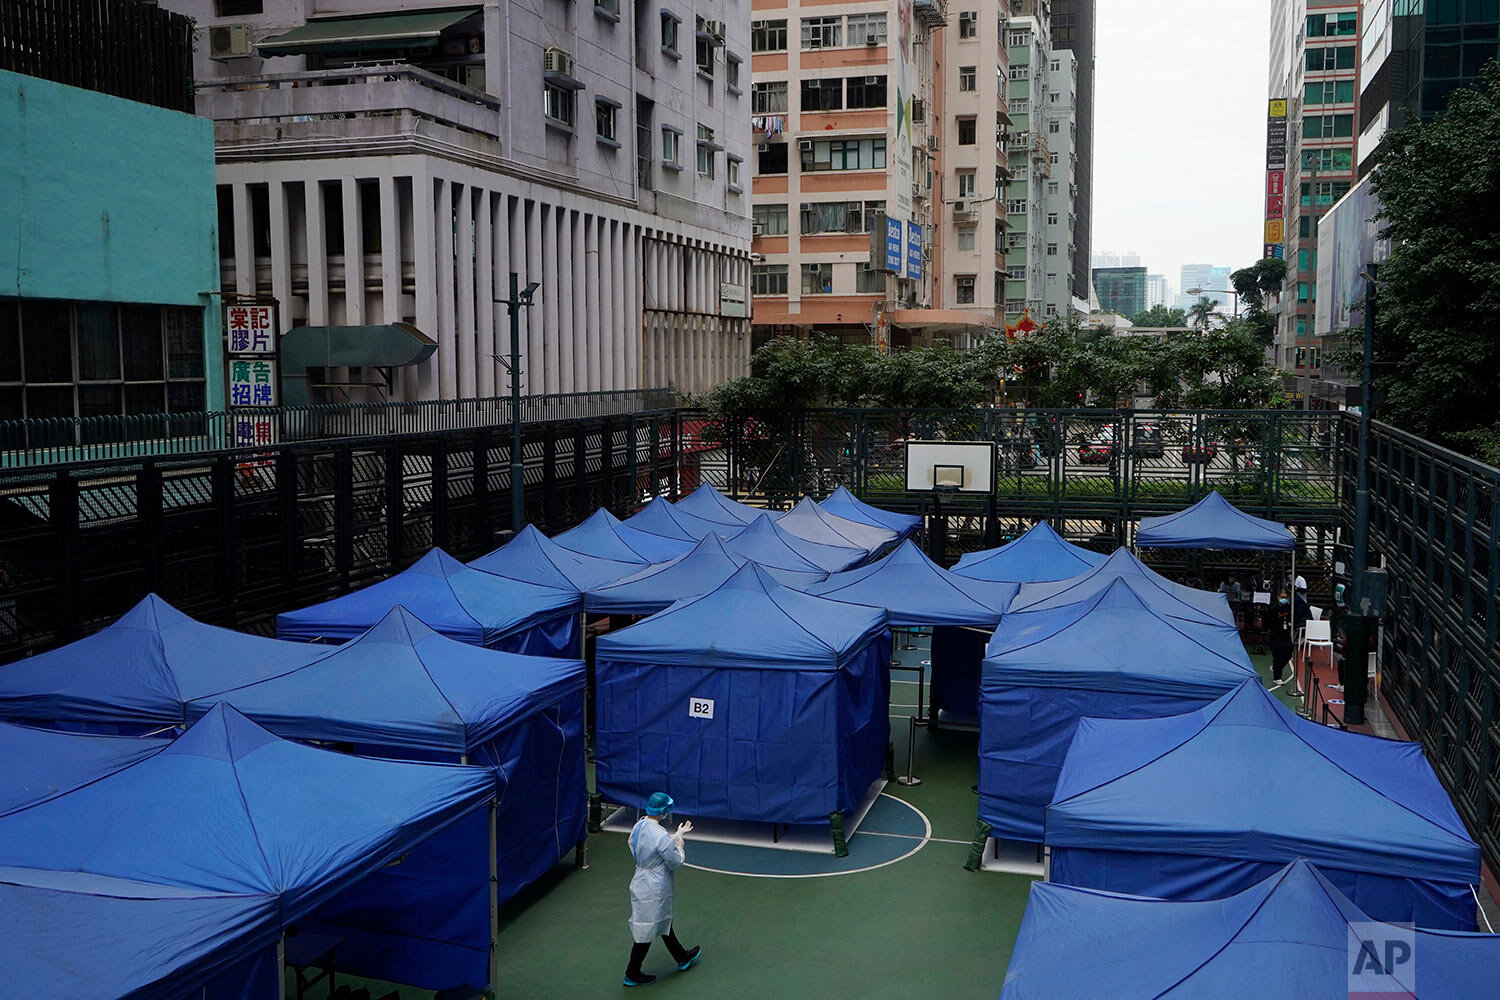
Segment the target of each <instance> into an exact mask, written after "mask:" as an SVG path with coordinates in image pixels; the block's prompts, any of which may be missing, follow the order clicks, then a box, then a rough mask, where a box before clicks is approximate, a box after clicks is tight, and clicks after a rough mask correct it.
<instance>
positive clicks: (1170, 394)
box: [1146, 320, 1286, 410]
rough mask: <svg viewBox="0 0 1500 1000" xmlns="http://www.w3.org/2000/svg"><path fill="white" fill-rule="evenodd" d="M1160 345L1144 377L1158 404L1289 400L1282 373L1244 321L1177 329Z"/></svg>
mask: <svg viewBox="0 0 1500 1000" xmlns="http://www.w3.org/2000/svg"><path fill="white" fill-rule="evenodd" d="M1159 350H1160V352H1161V354H1160V357H1158V358H1155V359H1153V360H1154V361H1155V364H1154V365H1151V366H1149V367H1148V371H1147V376H1146V380H1147V381H1148V383H1149V384H1150V385H1151V388H1152V390H1153V391H1154V392H1155V393H1156V397H1157V405H1158V406H1162V407H1186V408H1189V409H1224V410H1258V409H1264V408H1266V407H1272V406H1280V405H1282V404H1284V403H1285V401H1286V400H1285V396H1284V394H1283V393H1282V391H1281V376H1280V375H1279V374H1278V373H1277V371H1276V369H1275V368H1274V367H1272V365H1271V363H1270V362H1269V361H1268V360H1267V359H1266V350H1265V346H1264V345H1263V344H1262V343H1261V342H1260V338H1259V337H1258V336H1257V335H1256V332H1255V329H1254V327H1253V326H1251V325H1250V324H1248V323H1246V322H1245V321H1244V320H1235V321H1231V322H1229V323H1227V324H1226V325H1224V326H1223V327H1220V328H1218V329H1199V330H1196V331H1194V332H1192V333H1183V334H1179V335H1177V336H1175V337H1173V338H1171V339H1170V340H1168V341H1167V342H1166V343H1165V344H1163V345H1161V347H1160V348H1159Z"/></svg>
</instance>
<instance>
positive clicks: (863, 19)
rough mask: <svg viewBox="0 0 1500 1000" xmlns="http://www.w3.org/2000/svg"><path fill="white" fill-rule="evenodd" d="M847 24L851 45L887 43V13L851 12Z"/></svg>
mask: <svg viewBox="0 0 1500 1000" xmlns="http://www.w3.org/2000/svg"><path fill="white" fill-rule="evenodd" d="M847 24H848V28H849V44H850V45H884V44H885V41H886V36H885V31H886V28H885V14H883V13H881V14H850V15H849V19H848V22H847Z"/></svg>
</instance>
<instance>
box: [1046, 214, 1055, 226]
mask: <svg viewBox="0 0 1500 1000" xmlns="http://www.w3.org/2000/svg"><path fill="white" fill-rule="evenodd" d="M1047 225H1049V226H1055V225H1057V213H1056V212H1048V213H1047Z"/></svg>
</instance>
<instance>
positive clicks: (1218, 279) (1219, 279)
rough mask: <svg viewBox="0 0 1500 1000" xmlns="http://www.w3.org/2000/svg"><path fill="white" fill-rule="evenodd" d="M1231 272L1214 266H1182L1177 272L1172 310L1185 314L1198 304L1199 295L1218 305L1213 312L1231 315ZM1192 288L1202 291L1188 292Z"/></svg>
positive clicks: (1228, 268)
mask: <svg viewBox="0 0 1500 1000" xmlns="http://www.w3.org/2000/svg"><path fill="white" fill-rule="evenodd" d="M1233 270H1234V269H1233V268H1230V267H1219V266H1217V265H1214V264H1184V265H1182V268H1181V270H1180V271H1179V272H1178V275H1179V277H1180V279H1181V280H1180V281H1179V283H1178V285H1177V288H1178V292H1177V296H1176V298H1175V299H1174V300H1173V303H1172V308H1174V309H1181V310H1183V311H1184V312H1186V311H1187V310H1189V309H1191V308H1193V306H1195V305H1197V304H1198V298H1199V296H1200V295H1206V296H1208V297H1209V298H1211V299H1213V300H1214V301H1216V302H1217V303H1218V304H1219V305H1218V307H1217V308H1216V309H1215V310H1214V312H1216V313H1219V314H1221V315H1223V316H1226V317H1227V316H1229V315H1231V314H1232V313H1233V312H1234V296H1233V295H1231V294H1230V291H1231V290H1232V289H1233V287H1234V286H1233V285H1232V284H1230V281H1229V275H1230V274H1231V273H1232V272H1233ZM1192 288H1200V289H1202V291H1201V292H1200V293H1198V294H1194V293H1193V292H1191V291H1189V289H1192Z"/></svg>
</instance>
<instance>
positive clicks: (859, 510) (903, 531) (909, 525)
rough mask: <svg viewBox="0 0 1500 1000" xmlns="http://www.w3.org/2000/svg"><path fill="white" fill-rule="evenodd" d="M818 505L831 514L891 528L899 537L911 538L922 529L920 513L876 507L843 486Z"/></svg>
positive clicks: (878, 526)
mask: <svg viewBox="0 0 1500 1000" xmlns="http://www.w3.org/2000/svg"><path fill="white" fill-rule="evenodd" d="M818 506H819V507H821V508H823V510H824V511H826V512H827V513H829V514H834V515H836V516H838V517H842V518H846V519H848V520H850V521H858V522H860V523H861V524H872V525H874V526H875V527H877V528H889V529H890V530H891V531H894V532H895V533H896V535H897V537H899V538H911V537H912V536H913V535H915V534H916V533H917V532H919V531H921V530H922V516H921V515H920V514H898V513H896V512H895V511H893V510H885V509H883V508H881V507H875V506H873V505H871V504H867V503H865V502H864V501H863V500H861V499H860V498H859V497H857V496H855V495H854V494H853V493H850V492H849V491H848V490H847V489H845V488H844V487H842V486H840V487H839V488H838V489H836V490H834V491H833V492H832V493H830V494H828V498H827V499H826V500H821V501H819V502H818Z"/></svg>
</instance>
